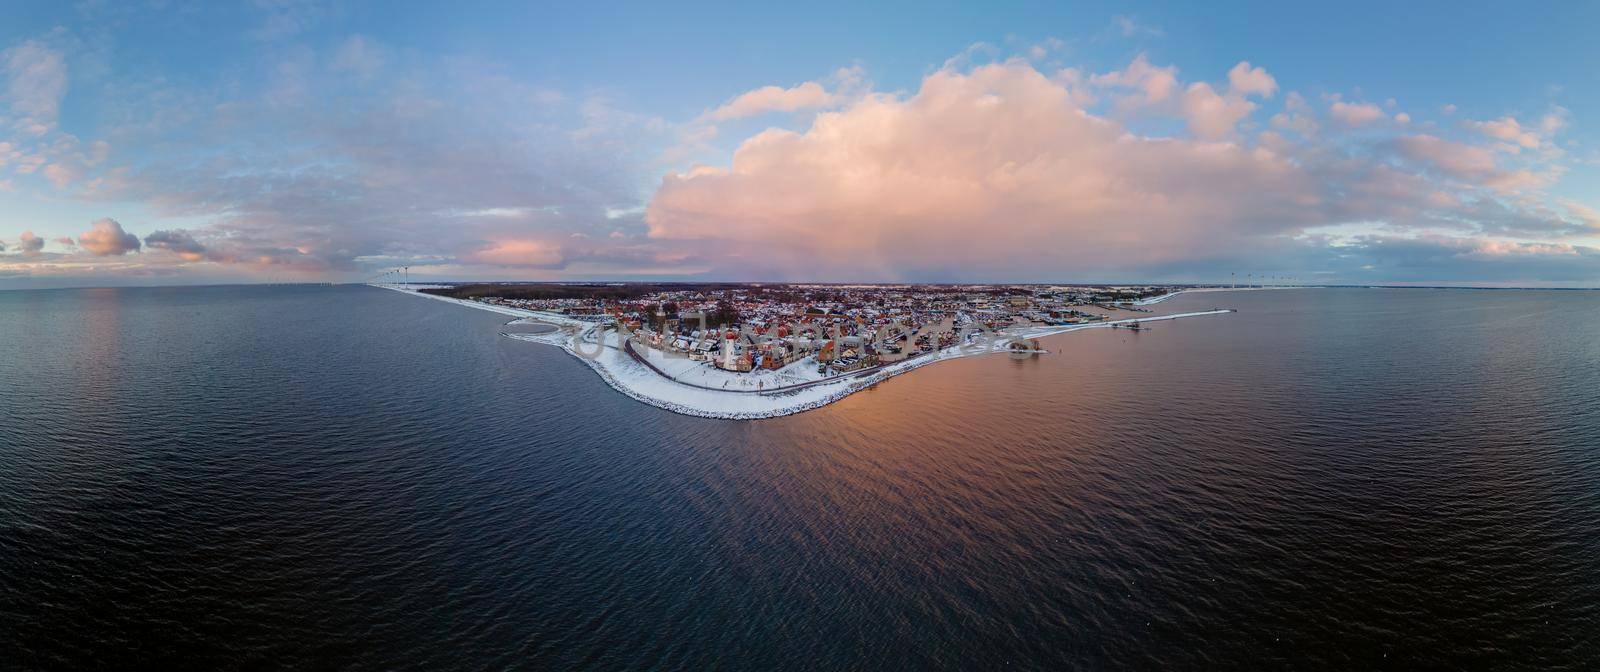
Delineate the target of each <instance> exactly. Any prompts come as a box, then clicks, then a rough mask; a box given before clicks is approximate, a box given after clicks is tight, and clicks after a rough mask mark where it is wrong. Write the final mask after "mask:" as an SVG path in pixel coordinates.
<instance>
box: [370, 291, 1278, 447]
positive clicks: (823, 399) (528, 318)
mask: <svg viewBox="0 0 1600 672" xmlns="http://www.w3.org/2000/svg"><path fill="white" fill-rule="evenodd" d="M370 286H371V287H375V288H379V289H388V290H392V291H397V292H402V293H405V294H410V295H413V296H420V297H424V298H428V299H433V300H436V301H445V302H449V303H455V304H459V305H462V306H464V307H467V308H474V309H478V310H484V311H488V312H493V313H499V314H501V315H506V316H508V317H513V318H516V319H514V320H511V321H509V322H507V323H506V324H507V325H510V324H513V323H517V322H522V323H530V322H542V323H546V324H550V325H553V326H554V327H556V328H555V329H553V330H551V331H548V332H544V333H507V332H501V334H500V335H501V336H503V337H505V338H510V339H513V340H519V341H527V342H531V343H542V344H545V345H552V346H555V347H558V348H561V349H562V350H564V351H566V352H567V354H569V355H572V356H573V357H575V358H577V359H579V360H581V361H582V362H584V363H585V364H587V365H588V366H589V368H590V369H592V370H593V371H594V372H595V373H596V374H597V375H599V376H600V379H601V380H604V381H605V382H606V384H607V385H610V386H611V388H612V389H615V390H616V391H618V392H621V393H622V394H624V395H626V396H627V397H629V398H631V399H634V400H635V401H639V402H641V403H645V404H649V405H651V406H655V407H657V408H661V409H665V410H668V411H672V412H674V413H679V414H682V415H690V416H695V417H702V418H717V419H724V420H758V419H763V418H775V417H781V416H785V415H794V414H796V413H803V412H805V411H809V410H813V409H817V408H821V407H823V406H826V405H828V404H831V403H833V402H835V401H838V400H840V399H843V398H845V397H847V396H849V395H851V394H854V393H856V392H859V391H861V390H864V389H867V388H869V387H872V386H873V385H877V384H878V383H881V382H883V381H885V380H888V379H890V378H893V377H895V376H898V375H901V374H904V373H909V372H911V371H914V370H916V369H919V368H921V367H924V366H927V365H929V364H933V363H935V362H943V361H947V360H952V359H960V358H963V357H974V356H982V355H989V354H997V353H1003V352H1006V349H1005V348H1004V347H1003V346H996V345H994V344H990V345H988V346H979V347H976V348H975V347H973V346H970V345H969V346H967V347H966V351H963V347H962V346H960V345H954V346H950V347H947V348H945V349H943V350H939V351H936V352H932V353H929V354H927V355H923V356H920V357H916V358H913V359H907V360H904V361H901V362H896V363H894V364H888V365H884V366H882V367H880V368H878V369H875V370H870V371H868V372H856V373H851V374H845V375H841V376H838V377H837V379H825V380H820V381H813V382H810V383H808V384H805V385H800V386H791V387H790V388H788V389H775V390H773V391H766V392H763V391H762V390H761V389H759V388H757V389H750V388H749V381H750V377H749V374H727V375H726V376H725V378H726V380H725V381H724V383H723V384H724V388H726V386H727V385H728V384H729V383H734V382H738V383H740V384H741V385H743V387H736V388H733V389H715V388H713V387H709V386H706V385H699V384H695V383H688V382H682V381H679V380H677V379H674V378H670V377H668V376H667V374H665V373H663V372H661V371H660V370H658V369H657V368H656V367H654V366H651V365H649V364H647V363H644V362H641V361H638V360H636V357H644V358H645V359H646V360H653V359H655V357H656V356H658V355H659V353H658V352H657V351H655V350H653V349H645V351H644V353H643V355H636V354H635V353H632V352H628V351H625V350H624V349H623V348H619V347H617V346H616V345H614V344H611V343H599V342H597V341H596V327H598V326H600V325H599V323H596V322H589V321H584V320H577V319H573V318H571V317H567V316H565V315H560V314H556V313H547V312H543V311H534V310H525V309H521V308H511V307H508V306H496V305H491V304H485V303H480V302H477V301H468V300H465V299H454V298H450V297H444V296H436V295H433V294H424V293H422V292H419V291H416V290H417V289H423V288H426V286H420V285H412V286H408V287H401V286H396V285H370ZM1259 289H1260V288H1249V289H1246V288H1238V289H1228V288H1223V289H1212V290H1209V291H1259ZM1284 289H1290V288H1284ZM1193 291H1207V290H1180V291H1178V292H1173V293H1171V294H1165V295H1162V296H1159V297H1155V298H1153V299H1150V300H1149V304H1138V305H1150V304H1154V303H1160V302H1163V301H1166V300H1167V299H1170V298H1172V297H1174V296H1177V295H1179V294H1183V293H1186V292H1193ZM1231 312H1234V311H1233V310H1231V309H1213V310H1206V311H1196V312H1188V313H1176V314H1169V315H1148V316H1140V317H1131V318H1126V319H1120V320H1106V321H1102V322H1093V323H1088V324H1073V325H1057V326H1047V327H1029V328H1020V329H1010V330H1004V331H1002V332H1000V333H1001V334H1002V335H1004V336H1008V337H1013V336H1014V337H1017V338H1021V339H1024V340H1029V339H1038V338H1044V337H1046V336H1055V335H1058V334H1065V333H1068V332H1073V331H1080V330H1084V329H1109V328H1112V327H1113V326H1116V325H1121V324H1129V323H1133V322H1160V321H1166V320H1176V319H1183V318H1190V317H1203V316H1208V315H1224V314H1227V313H1231ZM605 340H608V341H609V340H611V338H606V339H605ZM580 348H581V349H583V350H585V351H587V352H586V353H585V354H579V352H578V349H580ZM596 348H598V351H597V352H598V354H595V352H596ZM661 359H662V361H665V358H664V357H662V358H661ZM740 376H744V377H743V378H740ZM763 384H764V383H763Z"/></svg>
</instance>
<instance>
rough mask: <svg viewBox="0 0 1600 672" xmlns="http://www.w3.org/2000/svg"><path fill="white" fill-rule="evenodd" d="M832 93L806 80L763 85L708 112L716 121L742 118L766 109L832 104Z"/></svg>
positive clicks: (768, 110)
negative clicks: (787, 85) (787, 83)
mask: <svg viewBox="0 0 1600 672" xmlns="http://www.w3.org/2000/svg"><path fill="white" fill-rule="evenodd" d="M833 101H834V97H833V94H831V93H828V90H827V89H824V88H822V85H821V84H818V83H816V82H805V83H803V84H799V85H796V86H794V87H792V88H788V89H785V88H780V87H777V86H763V87H761V88H759V89H756V90H754V91H749V92H746V93H743V94H740V95H739V96H737V97H735V98H734V99H733V100H731V101H728V103H727V104H725V105H723V106H722V107H719V108H717V109H715V110H712V112H711V118H712V119H715V120H717V121H726V120H729V119H743V118H745V117H753V116H756V115H759V114H765V113H767V112H793V111H795V110H806V109H813V108H819V107H827V106H829V105H831V104H833Z"/></svg>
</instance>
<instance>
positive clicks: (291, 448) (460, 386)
mask: <svg viewBox="0 0 1600 672" xmlns="http://www.w3.org/2000/svg"><path fill="white" fill-rule="evenodd" d="M1219 303H1220V304H1222V305H1224V306H1231V307H1237V308H1239V309H1240V312H1239V313H1238V314H1236V315H1230V316H1225V317H1218V318H1197V319H1193V320H1180V321H1176V322H1164V323H1160V324H1159V325H1155V326H1154V327H1153V329H1152V331H1150V332H1148V333H1142V334H1132V333H1126V332H1122V333H1119V332H1112V331H1109V330H1093V331H1088V332H1081V333H1075V334H1066V335H1062V336H1057V337H1053V338H1051V339H1047V347H1049V348H1051V349H1052V350H1054V351H1055V352H1053V353H1052V354H1049V355H1045V356H1043V357H1040V358H1037V359H1033V360H1027V361H1013V360H1010V359H1007V358H1005V357H1002V356H994V357H984V358H973V359H965V360H959V361H954V362H949V363H943V364H939V365H936V366H931V367H926V368H923V369H921V370H918V371H917V372H915V373H912V374H910V375H906V376H901V377H899V378H895V379H893V380H890V381H888V382H886V383H884V384H882V385H880V386H879V387H878V388H876V389H874V390H871V391H868V392H864V393H861V394H857V395H854V396H851V397H849V398H847V399H845V400H844V401H842V402H839V403H837V404H834V405H832V406H828V407H826V408H823V409H820V410H817V411H813V412H809V413H805V414H802V415H799V416H792V417H788V418H779V419H774V420H763V421H755V422H734V421H715V420H704V419H696V418H689V417H683V416H678V415H674V414H671V413H668V412H665V411H661V410H658V409H655V408H651V407H648V406H645V405H642V404H639V403H637V402H634V401H632V400H630V399H628V398H626V397H624V396H622V395H621V394H619V393H617V392H615V391H613V390H611V389H610V388H608V387H606V386H605V384H604V383H602V382H601V380H600V379H599V378H598V377H597V376H595V375H594V373H592V372H591V371H590V370H589V369H588V368H587V367H585V366H584V365H583V364H582V363H580V362H578V361H577V360H575V359H573V358H572V357H570V356H568V355H566V354H564V353H561V352H560V351H558V350H556V349H554V348H550V347H547V346H541V345H537V344H530V343H523V342H517V341H512V340H509V339H504V338H501V337H499V336H497V332H498V331H499V327H500V324H501V322H503V321H504V318H502V317H499V316H496V315H493V314H489V313H485V312H482V311H473V310H468V309H464V308H459V307H455V306H450V305H448V304H444V303H440V302H434V301H425V300H419V299H416V298H412V297H407V296H403V295H401V294H398V293H394V292H388V291H382V290H376V289H370V288H364V287H344V288H237V287H233V288H198V289H194V288H187V289H132V290H86V291H84V290H74V291H26V292H0V668H13V669H14V668H21V669H30V668H57V667H98V668H128V667H133V666H139V665H147V664H152V663H163V662H166V663H179V664H184V665H187V666H206V667H222V668H262V667H290V668H319V669H330V668H343V669H374V670H380V669H396V668H425V669H445V668H450V669H499V668H507V667H531V668H551V667H554V668H567V669H582V668H595V669H608V668H653V669H670V670H701V669H717V668H720V669H862V668H891V669H917V668H934V669H939V668H942V669H993V668H1000V667H1008V666H1009V667H1011V668H1017V669H1061V668H1063V667H1079V668H1119V667H1126V668H1145V669H1184V668H1195V667H1216V668H1231V667H1243V666H1248V667H1254V666H1274V667H1282V666H1295V667H1303V668H1372V667H1394V668H1404V667H1496V668H1503V669H1552V668H1566V669H1596V668H1600V294H1596V293H1589V292H1510V291H1498V292H1496V291H1440V290H1353V289H1352V290H1306V291H1288V292H1257V293H1240V294H1225V295H1210V296H1204V295H1191V296H1185V297H1180V298H1178V299H1175V300H1174V301H1173V302H1172V305H1173V308H1186V309H1205V308H1210V307H1212V306H1213V305H1217V304H1219Z"/></svg>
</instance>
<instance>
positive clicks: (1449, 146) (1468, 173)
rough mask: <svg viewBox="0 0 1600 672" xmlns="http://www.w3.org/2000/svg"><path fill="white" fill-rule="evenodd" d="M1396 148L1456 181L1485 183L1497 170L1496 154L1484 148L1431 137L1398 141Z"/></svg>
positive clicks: (1410, 137)
mask: <svg viewBox="0 0 1600 672" xmlns="http://www.w3.org/2000/svg"><path fill="white" fill-rule="evenodd" d="M1394 145H1395V147H1396V148H1398V149H1399V150H1400V154H1401V155H1403V156H1405V157H1406V158H1408V159H1411V160H1413V161H1417V162H1419V163H1423V164H1426V165H1427V166H1430V167H1432V168H1435V169H1438V170H1440V171H1442V172H1444V173H1445V174H1448V175H1450V176H1452V177H1456V178H1461V179H1468V180H1477V179H1483V178H1485V177H1488V176H1490V175H1493V174H1494V173H1495V172H1496V170H1497V169H1496V166H1495V162H1494V153H1493V152H1490V151H1489V150H1487V149H1484V148H1482V147H1474V146H1472V145H1466V144H1462V143H1459V142H1451V141H1449V140H1444V139H1441V138H1438V137H1435V136H1432V135H1411V136H1404V137H1400V138H1396V139H1395V140H1394Z"/></svg>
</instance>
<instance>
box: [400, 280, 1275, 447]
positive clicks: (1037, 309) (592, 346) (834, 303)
mask: <svg viewBox="0 0 1600 672" xmlns="http://www.w3.org/2000/svg"><path fill="white" fill-rule="evenodd" d="M374 286H376V287H381V288H384V289H391V290H395V291H400V292H404V293H407V294H410V295H413V296H417V297H424V298H428V299H433V300H438V301H445V302H450V303H455V304H457V305H461V306H465V307H470V308H474V309H479V310H487V311H492V312H496V313H500V314H502V315H506V316H507V317H510V318H513V319H511V320H510V321H508V322H507V323H506V324H507V326H508V329H507V330H506V331H505V332H502V335H503V336H505V337H506V338H512V339H516V340H521V341H528V342H533V343H543V344H547V345H553V346H556V347H559V348H561V349H563V350H565V351H567V352H568V353H570V354H572V355H573V356H575V357H577V358H578V359H579V360H581V361H583V362H584V363H586V364H588V365H589V367H590V368H592V369H594V371H595V372H596V373H597V374H599V375H600V377H601V378H602V379H604V380H605V381H606V383H607V384H609V385H611V387H613V388H615V389H616V390H617V391H619V392H622V393H623V394H625V395H628V396H629V397H632V398H634V399H636V400H638V401H641V402H644V403H647V404H650V405H652V406H657V407H660V408H664V409H667V410H670V411H674V412H677V413H682V414H685V415H693V416H701V417H711V418H730V419H755V418H769V417H776V416H782V415H789V414H793V413H799V412H801V411H805V410H809V409H813V408H818V407H821V406H824V405H827V404H829V403H832V402H834V401H837V400H839V399H842V398H844V397H845V396H847V395H849V394H851V393H853V392H856V391H859V390H862V389H865V388H867V387H870V386H872V385H874V384H876V383H878V382H881V381H883V380H887V379H888V378H891V377H893V376H896V375H899V374H902V373H905V372H907V371H911V370H913V369H916V368H918V367H921V366H926V365H928V364H933V363H935V362H941V361H946V360H950V359H955V358H960V357H969V356H976V355H988V354H1003V355H1006V356H1011V357H1033V356H1038V355H1040V354H1043V353H1045V350H1044V348H1043V346H1042V344H1041V343H1040V341H1039V339H1041V338H1043V337H1046V336H1051V335H1055V334H1061V333H1066V332H1070V331H1077V330H1082V329H1129V330H1133V331H1140V330H1143V329H1144V328H1145V327H1144V326H1143V325H1145V324H1146V323H1150V322H1158V321H1164V320H1174V319H1181V318H1189V317H1200V316H1211V315H1222V314H1226V313H1230V312H1233V311H1232V310H1230V309H1224V308H1214V309H1210V310H1201V311H1191V312H1177V313H1174V312H1163V311H1162V310H1161V307H1162V306H1160V305H1159V304H1162V303H1163V302H1165V301H1166V300H1168V299H1170V298H1172V297H1174V296H1177V295H1179V294H1181V293H1195V292H1217V291H1237V290H1242V289H1263V288H1260V287H1253V288H1239V287H1172V286H1117V287H1110V286H1058V285H1050V286H1045V285H809V284H782V285H766V284H764V285H756V284H721V285H699V284H653V285H652V284H615V283H607V284H459V285H422V284H376V285H374ZM530 325H545V328H543V329H538V328H530Z"/></svg>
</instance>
